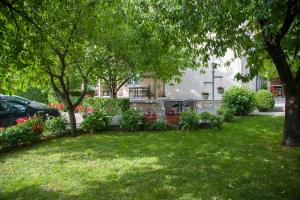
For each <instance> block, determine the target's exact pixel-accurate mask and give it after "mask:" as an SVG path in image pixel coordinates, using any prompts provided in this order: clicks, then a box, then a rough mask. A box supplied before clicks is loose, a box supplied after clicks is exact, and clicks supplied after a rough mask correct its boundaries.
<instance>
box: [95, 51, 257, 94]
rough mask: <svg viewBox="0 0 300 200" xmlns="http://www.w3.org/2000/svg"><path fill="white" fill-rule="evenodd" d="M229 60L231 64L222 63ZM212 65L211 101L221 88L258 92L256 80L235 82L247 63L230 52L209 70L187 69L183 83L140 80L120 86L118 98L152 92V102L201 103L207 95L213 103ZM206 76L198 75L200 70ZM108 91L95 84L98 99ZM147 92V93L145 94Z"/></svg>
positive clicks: (212, 61) (243, 71) (215, 60)
mask: <svg viewBox="0 0 300 200" xmlns="http://www.w3.org/2000/svg"><path fill="white" fill-rule="evenodd" d="M228 61H230V65H229V66H226V65H225V64H226V63H227V62H228ZM213 63H217V64H218V67H217V68H216V69H215V72H214V74H215V77H216V78H215V80H214V97H215V98H214V99H215V100H221V94H219V93H218V90H217V88H218V87H223V88H224V89H225V91H226V89H228V88H229V87H231V86H233V85H237V86H241V85H244V86H248V87H249V88H251V89H253V90H257V89H258V81H257V80H256V79H254V80H252V81H251V82H248V83H242V82H240V81H237V80H236V79H235V75H236V74H237V73H242V74H245V73H247V69H246V60H245V59H240V58H238V59H234V54H233V52H232V51H228V52H227V53H226V55H225V56H224V57H223V58H218V59H216V58H212V59H211V61H210V63H209V66H208V68H203V67H200V66H199V69H198V70H192V69H187V70H185V71H184V72H183V76H182V81H181V82H180V83H175V82H169V83H164V82H162V81H158V80H153V79H151V78H149V77H146V78H144V79H141V80H140V81H137V82H134V83H132V82H130V83H128V84H126V85H125V86H123V87H122V88H121V89H120V91H119V93H118V97H124V98H126V97H129V98H131V99H148V97H147V94H146V93H147V90H148V91H149V89H150V91H151V94H152V96H153V98H154V99H156V98H160V97H164V98H166V99H180V100H185V99H192V100H204V99H203V95H202V93H203V92H207V93H209V97H208V100H212V97H213V95H212V91H213V89H212V66H213ZM203 70H204V71H205V73H204V74H203V73H201V71H203ZM107 92H108V91H107V89H105V87H103V86H102V85H101V84H99V85H98V90H97V93H96V94H97V96H99V97H104V96H109V94H108V93H107ZM148 93H149V92H148Z"/></svg>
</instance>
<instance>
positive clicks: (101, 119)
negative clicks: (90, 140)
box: [80, 111, 111, 133]
mask: <svg viewBox="0 0 300 200" xmlns="http://www.w3.org/2000/svg"><path fill="white" fill-rule="evenodd" d="M110 121H111V116H110V115H108V114H107V113H105V112H98V111H97V112H94V113H92V114H90V115H87V116H86V117H85V118H84V120H83V122H82V123H81V124H80V128H81V129H82V130H83V131H87V132H90V133H94V132H96V131H103V130H105V129H107V128H108V126H109V123H110Z"/></svg>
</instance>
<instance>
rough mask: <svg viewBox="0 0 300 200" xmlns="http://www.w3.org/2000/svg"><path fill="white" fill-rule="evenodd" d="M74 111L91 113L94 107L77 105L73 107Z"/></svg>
mask: <svg viewBox="0 0 300 200" xmlns="http://www.w3.org/2000/svg"><path fill="white" fill-rule="evenodd" d="M75 112H80V113H93V112H94V109H93V108H91V107H84V106H82V105H78V106H76V108H75Z"/></svg>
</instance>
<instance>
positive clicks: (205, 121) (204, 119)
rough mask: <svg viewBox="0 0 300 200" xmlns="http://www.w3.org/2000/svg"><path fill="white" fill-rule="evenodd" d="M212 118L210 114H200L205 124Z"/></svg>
mask: <svg viewBox="0 0 300 200" xmlns="http://www.w3.org/2000/svg"><path fill="white" fill-rule="evenodd" d="M210 117H211V114H210V113H209V112H203V113H201V114H200V119H201V120H202V122H203V123H208V121H209V118H210Z"/></svg>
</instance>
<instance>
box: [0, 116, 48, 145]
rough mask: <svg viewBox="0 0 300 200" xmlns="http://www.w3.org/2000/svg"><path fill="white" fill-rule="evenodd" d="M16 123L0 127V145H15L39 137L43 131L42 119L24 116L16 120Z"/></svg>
mask: <svg viewBox="0 0 300 200" xmlns="http://www.w3.org/2000/svg"><path fill="white" fill-rule="evenodd" d="M16 123H17V124H16V125H15V126H12V127H9V128H5V129H4V128H2V129H0V146H2V147H6V146H17V145H21V144H24V143H30V142H32V141H35V140H37V139H39V138H40V136H41V135H42V133H43V123H42V119H41V118H39V117H37V116H34V117H24V118H19V119H17V120H16Z"/></svg>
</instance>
